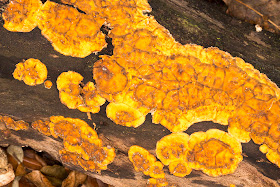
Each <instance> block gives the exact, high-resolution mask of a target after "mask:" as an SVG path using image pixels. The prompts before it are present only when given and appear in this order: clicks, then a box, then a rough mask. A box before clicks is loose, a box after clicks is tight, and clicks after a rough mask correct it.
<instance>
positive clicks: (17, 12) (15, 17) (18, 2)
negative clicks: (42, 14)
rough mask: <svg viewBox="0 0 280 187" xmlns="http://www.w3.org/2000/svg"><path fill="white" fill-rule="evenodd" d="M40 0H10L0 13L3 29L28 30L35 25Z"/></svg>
mask: <svg viewBox="0 0 280 187" xmlns="http://www.w3.org/2000/svg"><path fill="white" fill-rule="evenodd" d="M41 6H42V2H41V1H40V0H11V1H10V3H9V4H8V6H7V7H6V8H5V10H4V12H3V13H2V17H3V20H4V21H5V24H4V25H3V26H4V28H5V29H7V30H9V31H14V32H30V31H32V30H33V29H34V28H35V27H36V26H37V13H38V10H39V9H40V7H41Z"/></svg>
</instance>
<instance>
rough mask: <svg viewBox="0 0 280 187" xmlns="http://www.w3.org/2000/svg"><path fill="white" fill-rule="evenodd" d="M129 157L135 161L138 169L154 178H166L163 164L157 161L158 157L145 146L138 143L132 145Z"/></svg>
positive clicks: (134, 163) (134, 164) (135, 166)
mask: <svg viewBox="0 0 280 187" xmlns="http://www.w3.org/2000/svg"><path fill="white" fill-rule="evenodd" d="M128 158H129V160H130V161H131V162H132V163H133V166H134V169H135V170H136V171H141V172H143V173H144V174H145V175H149V176H151V177H153V178H158V179H162V178H165V174H164V172H163V164H162V163H161V162H159V161H156V157H155V156H154V155H152V154H151V153H149V151H147V150H146V149H144V148H143V147H140V146H137V145H133V146H131V147H130V148H129V151H128Z"/></svg>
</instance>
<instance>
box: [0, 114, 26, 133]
mask: <svg viewBox="0 0 280 187" xmlns="http://www.w3.org/2000/svg"><path fill="white" fill-rule="evenodd" d="M28 128H29V124H28V123H26V122H25V121H23V120H19V121H15V120H13V119H12V118H11V117H9V116H2V115H0V129H1V130H4V129H11V130H15V131H18V130H27V129H28Z"/></svg>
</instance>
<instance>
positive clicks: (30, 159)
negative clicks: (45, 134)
mask: <svg viewBox="0 0 280 187" xmlns="http://www.w3.org/2000/svg"><path fill="white" fill-rule="evenodd" d="M23 165H24V166H25V167H26V168H27V169H31V170H40V169H41V168H42V167H43V166H45V165H47V164H46V162H45V161H43V159H42V158H41V157H40V156H39V155H37V153H36V152H35V151H34V150H29V149H28V150H24V158H23Z"/></svg>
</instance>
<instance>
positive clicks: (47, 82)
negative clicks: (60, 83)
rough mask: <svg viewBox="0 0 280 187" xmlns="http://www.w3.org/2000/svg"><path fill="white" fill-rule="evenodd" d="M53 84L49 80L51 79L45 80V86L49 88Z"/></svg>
mask: <svg viewBox="0 0 280 187" xmlns="http://www.w3.org/2000/svg"><path fill="white" fill-rule="evenodd" d="M52 85H53V84H52V82H51V81H49V80H47V81H45V82H44V86H45V88H47V89H51V87H52Z"/></svg>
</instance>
